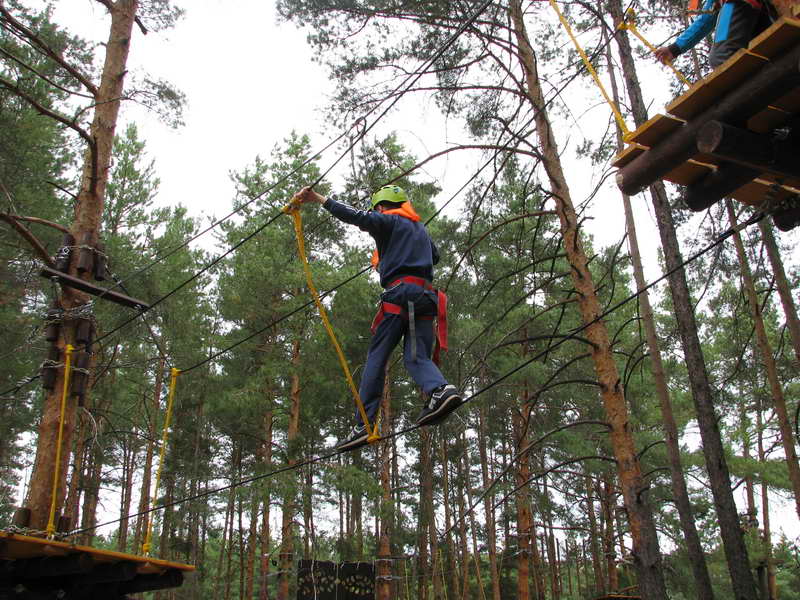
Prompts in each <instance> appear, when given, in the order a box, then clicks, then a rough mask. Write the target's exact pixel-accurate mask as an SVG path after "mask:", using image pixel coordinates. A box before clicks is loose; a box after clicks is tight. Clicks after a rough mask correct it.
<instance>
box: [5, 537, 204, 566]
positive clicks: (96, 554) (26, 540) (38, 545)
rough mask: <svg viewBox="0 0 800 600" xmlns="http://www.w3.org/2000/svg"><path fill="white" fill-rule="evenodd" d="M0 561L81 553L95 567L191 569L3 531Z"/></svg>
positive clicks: (130, 555) (173, 563) (110, 551)
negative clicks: (133, 565)
mask: <svg viewBox="0 0 800 600" xmlns="http://www.w3.org/2000/svg"><path fill="white" fill-rule="evenodd" d="M0 541H2V542H3V543H2V544H0V560H16V559H24V558H39V557H42V556H67V555H70V554H77V553H83V554H88V555H90V556H91V557H92V558H93V559H94V560H95V561H97V562H99V563H115V562H119V561H131V562H135V563H136V565H137V567H136V568H137V573H161V572H163V571H166V570H168V569H178V570H180V571H194V570H195V568H194V567H193V566H192V565H186V564H183V563H176V562H172V561H168V560H161V559H159V558H151V557H149V556H136V555H133V554H125V553H123V552H115V551H113V550H101V549H98V548H90V547H89V546H79V545H77V544H70V543H68V542H60V541H56V540H47V539H44V538H37V537H31V536H27V535H19V534H16V533H10V532H7V531H0Z"/></svg>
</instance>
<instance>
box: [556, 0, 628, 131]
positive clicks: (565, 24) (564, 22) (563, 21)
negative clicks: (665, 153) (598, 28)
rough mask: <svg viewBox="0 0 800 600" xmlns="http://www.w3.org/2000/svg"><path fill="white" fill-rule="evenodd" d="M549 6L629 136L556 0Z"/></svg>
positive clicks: (617, 109) (616, 109)
mask: <svg viewBox="0 0 800 600" xmlns="http://www.w3.org/2000/svg"><path fill="white" fill-rule="evenodd" d="M550 6H552V7H553V10H554V11H555V12H556V14H557V15H558V19H559V20H560V21H561V25H562V26H563V27H564V30H565V31H566V32H567V35H569V37H570V39H571V40H572V43H573V44H574V45H575V49H576V50H577V51H578V54H580V55H581V59H583V64H584V66H585V67H586V70H587V71H589V74H590V75H591V76H592V79H594V83H595V85H596V86H597V87H598V89H599V90H600V93H601V94H603V98H605V99H606V103H608V105H609V106H610V107H611V112H613V113H614V118H615V119H616V120H617V124H618V125H619V128H620V129H621V130H622V133H623V137H626V138H627V137H629V136H630V130H629V129H628V125H627V124H626V123H625V118H624V117H623V116H622V113H621V112H620V111H619V108H618V107H617V105H616V104H615V103H614V101H613V100H612V99H611V97H610V96H609V95H608V92H606V88H605V87H604V86H603V82H602V81H600V77H599V75H598V74H597V71H595V69H594V66H592V63H591V62H590V61H589V57H588V56H587V55H586V52H585V51H584V50H583V48H581V45H580V44H579V43H578V40H577V38H576V37H575V34H574V33H573V32H572V27H570V25H569V22H568V21H567V19H566V17H564V15H563V14H562V13H561V10H560V9H559V8H558V4H556V0H550Z"/></svg>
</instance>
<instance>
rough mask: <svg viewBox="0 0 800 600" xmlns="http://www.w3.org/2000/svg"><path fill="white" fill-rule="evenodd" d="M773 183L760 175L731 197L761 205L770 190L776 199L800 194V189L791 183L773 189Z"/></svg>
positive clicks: (746, 202) (750, 203)
mask: <svg viewBox="0 0 800 600" xmlns="http://www.w3.org/2000/svg"><path fill="white" fill-rule="evenodd" d="M773 183H774V182H773V181H770V180H769V179H768V178H767V177H759V178H758V179H754V180H753V181H751V182H750V183H748V184H747V185H743V186H742V187H740V188H739V189H738V190H736V191H735V192H734V193H733V194H731V197H732V198H733V199H734V200H737V201H739V202H741V203H743V204H749V205H750V206H761V204H762V203H763V202H764V200H765V198H766V197H767V193H769V192H770V191H772V193H773V194H775V199H776V200H785V199H787V198H792V197H794V196H796V195H797V194H800V190H798V189H796V188H794V187H792V186H789V185H782V186H781V188H780V189H779V190H773Z"/></svg>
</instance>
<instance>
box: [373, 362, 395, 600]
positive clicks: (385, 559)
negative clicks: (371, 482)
mask: <svg viewBox="0 0 800 600" xmlns="http://www.w3.org/2000/svg"><path fill="white" fill-rule="evenodd" d="M391 389H392V388H391V378H390V377H389V365H387V366H386V379H385V381H384V386H383V398H382V400H381V401H382V406H381V414H382V415H383V427H384V428H385V431H384V435H386V434H387V433H391V432H394V421H393V415H392V403H391ZM392 450H393V447H392V441H391V440H386V441H384V442H381V446H380V480H381V490H382V492H383V493H382V496H381V504H380V529H379V532H378V548H377V550H378V552H377V554H378V561H377V562H378V565H377V584H376V590H375V592H376V594H375V596H376V598H377V600H391V598H392V597H397V593H396V592H395V593H394V594H393V593H392V592H393V588H394V587H395V586H394V585H393V582H392V570H393V569H392V561H391V559H390V557H391V555H392V549H391V539H392V531H393V529H394V527H393V525H394V523H393V520H394V508H393V506H392V504H393V503H392V481H391V468H392Z"/></svg>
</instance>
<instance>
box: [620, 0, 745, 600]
mask: <svg viewBox="0 0 800 600" xmlns="http://www.w3.org/2000/svg"><path fill="white" fill-rule="evenodd" d="M608 4H609V7H610V9H611V13H612V15H613V17H614V22H615V23H619V22H621V21H622V18H623V16H622V11H623V8H622V2H621V0H608ZM616 39H617V42H618V46H619V50H620V63H621V64H622V73H623V77H624V79H625V86H626V89H627V91H628V96H629V99H630V104H631V109H632V111H633V117H634V121H635V123H636V125H637V126H640V125H642V124H643V123H645V122H646V121H647V109H646V108H645V104H644V100H643V97H642V90H641V87H640V85H639V80H638V78H637V75H636V67H635V65H634V61H633V53H632V52H631V48H630V42H629V40H628V37H627V33H626V32H625V30H622V29H620V30H618V31H617V33H616ZM650 193H651V197H652V201H653V208H654V210H655V214H656V222H657V224H658V231H659V235H660V237H661V245H662V248H663V251H664V262H665V264H666V267H667V269H668V270H670V271H674V272H673V273H672V274H671V275H670V277H669V287H670V293H671V295H672V302H673V306H674V309H675V319H676V321H677V323H678V331H679V333H680V337H681V342H682V346H683V353H684V362H685V364H686V369H687V372H688V375H689V383H690V386H691V390H692V400H693V401H694V406H695V412H696V414H697V424H698V427H699V429H700V437H701V439H702V442H703V443H702V447H703V455H704V457H705V462H706V469H707V471H708V478H709V482H710V484H711V493H712V496H713V498H714V508H715V509H716V511H717V521H718V522H719V527H720V533H721V537H722V541H723V545H724V550H725V558H726V560H727V564H728V572H729V573H730V576H731V582H732V583H733V590H734V599H735V600H755V598H756V587H755V581H754V580H753V574H752V573H751V571H750V565H749V559H748V556H747V547H746V546H745V544H744V537H743V535H742V530H741V527H740V526H739V516H738V514H737V511H736V503H735V501H734V498H733V492H732V490H731V481H730V474H729V472H728V465H727V461H726V459H725V450H724V447H723V445H722V438H721V435H720V431H719V424H718V420H717V415H716V411H715V410H714V395H713V392H712V390H711V385H710V383H709V380H708V371H707V369H706V364H705V359H704V357H703V351H702V348H701V346H700V340H699V338H698V334H697V323H696V320H695V316H694V307H693V304H692V302H691V298H690V295H689V286H688V284H687V282H686V273H685V272H684V270H683V269H682V268H679V267H680V265H681V263H682V262H683V259H682V257H681V252H680V246H679V244H678V237H677V233H676V231H675V223H674V221H673V218H672V209H671V207H670V206H669V202H668V199H667V193H666V188H665V187H664V184H663V183H662V182H660V181H659V182H656V183H655V184H653V185H652V186H650Z"/></svg>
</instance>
